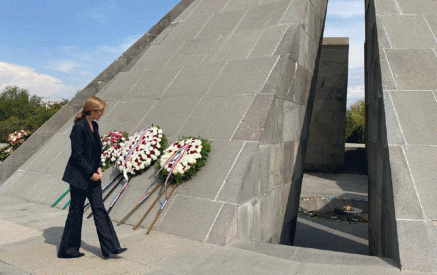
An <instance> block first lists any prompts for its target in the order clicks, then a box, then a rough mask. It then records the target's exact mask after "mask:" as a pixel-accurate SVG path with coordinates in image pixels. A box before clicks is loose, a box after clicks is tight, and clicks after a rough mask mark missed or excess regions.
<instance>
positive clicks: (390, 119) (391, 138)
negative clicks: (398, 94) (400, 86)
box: [384, 92, 405, 144]
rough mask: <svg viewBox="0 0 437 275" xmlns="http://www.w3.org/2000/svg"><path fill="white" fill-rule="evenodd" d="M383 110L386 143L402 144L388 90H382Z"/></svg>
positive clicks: (400, 132)
mask: <svg viewBox="0 0 437 275" xmlns="http://www.w3.org/2000/svg"><path fill="white" fill-rule="evenodd" d="M384 111H385V121H386V127H387V142H388V144H404V143H405V139H404V136H403V133H402V131H401V128H400V125H399V121H398V118H397V115H396V112H395V109H394V107H393V102H392V100H391V97H390V94H389V92H384Z"/></svg>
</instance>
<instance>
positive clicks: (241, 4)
mask: <svg viewBox="0 0 437 275" xmlns="http://www.w3.org/2000/svg"><path fill="white" fill-rule="evenodd" d="M258 3H259V1H258V0H229V1H228V3H227V4H226V5H225V6H224V8H223V9H222V10H221V12H228V11H233V10H243V9H244V10H247V9H248V8H251V7H253V6H257V5H258Z"/></svg>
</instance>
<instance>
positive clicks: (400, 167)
mask: <svg viewBox="0 0 437 275" xmlns="http://www.w3.org/2000/svg"><path fill="white" fill-rule="evenodd" d="M389 149H390V169H391V177H392V179H391V180H392V186H393V197H394V204H395V211H396V218H397V219H411V220H421V219H423V218H424V216H423V212H422V209H421V205H420V201H419V198H418V197H417V193H416V190H415V186H414V185H415V183H414V182H413V179H412V178H411V175H410V171H409V169H408V164H407V160H406V158H405V155H404V153H403V150H402V147H400V146H390V147H389Z"/></svg>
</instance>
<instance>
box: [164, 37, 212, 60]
mask: <svg viewBox="0 0 437 275" xmlns="http://www.w3.org/2000/svg"><path fill="white" fill-rule="evenodd" d="M216 42H217V39H215V38H212V37H206V38H203V37H202V38H201V39H193V40H187V41H185V43H184V44H183V45H182V47H181V48H180V49H179V50H178V52H177V53H176V54H175V55H174V56H173V58H172V59H170V61H169V62H168V65H199V64H200V63H201V62H202V61H203V59H204V58H205V57H206V54H207V53H209V52H210V50H211V48H212V47H213V46H214V45H215V43H216Z"/></svg>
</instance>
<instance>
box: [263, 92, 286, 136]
mask: <svg viewBox="0 0 437 275" xmlns="http://www.w3.org/2000/svg"><path fill="white" fill-rule="evenodd" d="M276 101H277V100H276V99H275V100H274V101H273V102H272V107H271V108H270V110H269V113H268V114H267V118H266V120H265V124H264V130H263V131H262V132H261V134H260V136H259V143H260V144H273V143H278V142H280V141H281V140H282V132H279V130H278V128H279V127H278V120H277V118H278V115H277V113H280V110H277V104H276Z"/></svg>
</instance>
